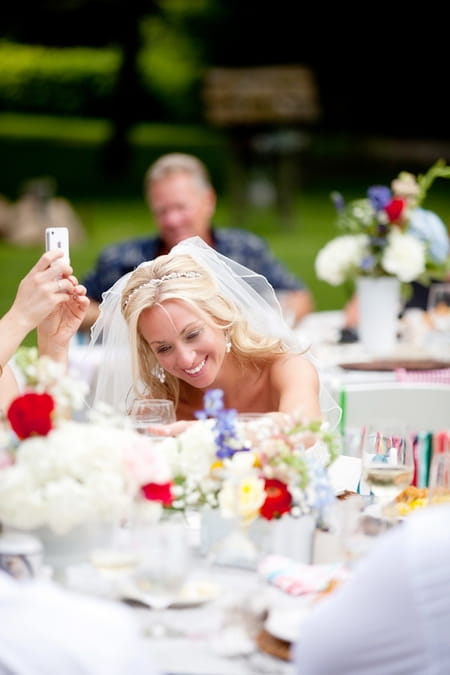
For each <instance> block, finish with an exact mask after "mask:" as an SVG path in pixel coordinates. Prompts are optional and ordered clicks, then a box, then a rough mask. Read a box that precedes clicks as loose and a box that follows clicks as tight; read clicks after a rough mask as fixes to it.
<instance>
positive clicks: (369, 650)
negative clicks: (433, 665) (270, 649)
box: [295, 532, 427, 675]
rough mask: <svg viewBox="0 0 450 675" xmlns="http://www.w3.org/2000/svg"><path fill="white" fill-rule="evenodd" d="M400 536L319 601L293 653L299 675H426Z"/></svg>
mask: <svg viewBox="0 0 450 675" xmlns="http://www.w3.org/2000/svg"><path fill="white" fill-rule="evenodd" d="M399 534H400V533H399V532H397V533H395V535H394V533H389V534H387V535H385V537H384V541H381V540H380V542H379V543H378V542H377V545H376V547H375V549H374V550H373V551H372V555H370V556H369V558H367V559H366V560H364V561H362V562H361V563H360V566H359V568H358V569H356V570H355V574H354V577H353V578H352V579H351V580H349V581H347V582H346V584H345V585H344V586H343V587H342V588H341V589H339V590H336V591H335V592H334V594H333V595H332V596H330V597H327V598H326V599H324V600H321V601H320V603H319V604H318V605H317V608H316V609H315V611H314V612H313V614H312V615H311V617H310V619H309V620H308V621H307V622H306V623H305V624H303V626H302V631H301V635H300V636H299V640H298V644H297V645H296V647H295V673H296V674H297V675H327V674H329V673H345V674H346V675H386V673H389V674H390V675H394V674H397V673H398V674H400V673H402V674H404V673H408V675H423V674H424V673H425V672H427V671H426V668H425V667H424V655H423V639H422V634H421V625H420V622H418V621H417V618H416V616H415V614H416V609H415V606H414V602H413V596H412V593H411V589H410V587H409V582H408V577H407V575H406V574H405V556H404V551H403V538H402V536H399ZM393 535H394V536H393Z"/></svg>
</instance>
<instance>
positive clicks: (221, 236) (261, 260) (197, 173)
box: [81, 153, 313, 331]
mask: <svg viewBox="0 0 450 675" xmlns="http://www.w3.org/2000/svg"><path fill="white" fill-rule="evenodd" d="M145 193H146V198H147V202H148V205H149V208H150V210H151V212H152V213H153V217H154V219H155V222H156V225H157V228H158V234H156V235H153V236H150V237H141V238H135V239H130V240H127V241H123V242H120V243H117V244H113V245H111V246H107V247H106V248H105V249H103V251H102V252H101V253H100V256H99V258H98V260H97V263H96V266H95V267H94V269H93V270H92V271H91V272H89V273H88V274H87V276H86V277H85V279H84V280H83V284H84V285H85V286H86V288H87V295H88V297H89V298H90V300H91V303H90V306H89V309H88V312H87V314H86V317H85V320H84V323H83V324H82V327H81V329H82V330H85V331H86V330H89V328H90V327H91V326H92V324H93V323H94V321H95V320H96V318H97V316H98V308H99V304H100V303H101V301H102V293H104V292H105V291H106V290H108V289H109V288H110V287H111V286H112V285H113V284H114V283H115V282H116V281H117V280H118V279H119V278H120V277H121V276H123V275H124V274H126V273H127V272H131V271H132V270H134V269H135V268H136V267H137V266H138V265H139V264H140V263H142V262H144V261H145V260H153V258H155V257H157V256H158V255H162V254H166V253H168V252H169V251H170V249H171V248H172V247H173V246H175V244H178V243H179V242H180V241H182V240H183V239H186V238H188V237H193V236H199V237H201V238H202V239H204V241H206V243H207V244H209V245H210V246H212V247H214V248H215V249H216V250H217V251H218V252H219V253H221V254H223V255H225V256H227V257H229V258H231V259H233V260H235V261H236V262H238V263H240V264H241V265H245V266H246V267H249V268H250V269H252V270H254V271H255V272H257V273H259V274H262V275H264V276H265V277H266V278H267V279H268V281H269V282H270V283H271V285H272V286H273V288H274V290H275V291H276V292H277V294H278V293H279V294H280V298H281V297H282V306H283V310H284V311H285V312H286V314H287V315H289V316H290V317H291V321H292V323H295V322H297V321H299V320H300V319H301V318H302V317H303V316H305V315H306V314H308V313H309V312H311V311H312V310H313V298H312V294H311V292H310V291H309V289H308V288H307V287H306V286H305V284H304V283H303V281H301V280H300V279H298V278H297V277H295V276H294V275H293V274H292V273H291V272H289V270H288V269H287V268H286V267H285V266H284V265H283V263H281V262H280V261H279V260H278V259H277V258H276V257H275V256H274V255H273V253H272V252H271V251H270V250H269V248H268V247H267V244H266V243H265V241H264V240H263V239H262V238H261V237H259V236H257V235H255V234H253V233H251V232H247V231H246V230H242V229H237V228H216V227H214V226H213V224H212V218H213V215H214V212H215V208H216V199H217V197H216V193H215V190H214V188H213V187H212V184H211V180H210V177H209V174H208V171H207V169H206V167H205V166H204V164H203V163H202V162H201V161H200V160H199V159H197V158H196V157H194V156H192V155H187V154H182V153H170V154H167V155H163V156H162V157H160V158H159V159H158V160H157V161H156V162H155V163H154V164H153V165H152V166H150V168H149V169H148V171H147V173H146V176H145Z"/></svg>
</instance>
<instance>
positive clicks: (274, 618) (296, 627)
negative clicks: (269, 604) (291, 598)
mask: <svg viewBox="0 0 450 675" xmlns="http://www.w3.org/2000/svg"><path fill="white" fill-rule="evenodd" d="M310 611H311V610H310V608H309V607H298V608H295V609H288V608H286V607H282V608H273V609H271V610H270V613H269V616H268V617H267V619H266V621H265V623H264V628H265V630H266V631H267V632H268V633H270V635H273V636H274V637H276V638H278V639H279V640H284V641H285V642H296V641H297V640H298V638H299V637H300V635H301V626H302V624H303V622H304V621H305V619H306V618H307V617H308V614H309V612H310Z"/></svg>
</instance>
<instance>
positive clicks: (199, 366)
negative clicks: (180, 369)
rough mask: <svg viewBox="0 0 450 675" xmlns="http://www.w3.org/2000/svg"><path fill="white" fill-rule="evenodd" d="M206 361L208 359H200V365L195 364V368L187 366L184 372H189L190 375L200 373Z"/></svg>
mask: <svg viewBox="0 0 450 675" xmlns="http://www.w3.org/2000/svg"><path fill="white" fill-rule="evenodd" d="M205 363H206V359H203V361H200V363H199V364H198V366H195V368H185V369H184V372H185V373H187V374H188V375H198V374H199V373H200V371H201V370H203V366H204V365H205Z"/></svg>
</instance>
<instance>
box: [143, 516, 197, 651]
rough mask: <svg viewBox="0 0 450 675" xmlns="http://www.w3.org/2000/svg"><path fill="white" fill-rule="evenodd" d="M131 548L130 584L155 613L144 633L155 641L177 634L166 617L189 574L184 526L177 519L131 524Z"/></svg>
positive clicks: (189, 558) (188, 553) (186, 537)
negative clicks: (133, 566) (133, 556)
mask: <svg viewBox="0 0 450 675" xmlns="http://www.w3.org/2000/svg"><path fill="white" fill-rule="evenodd" d="M132 546H133V550H134V551H135V553H136V559H137V564H136V567H135V570H134V572H133V575H132V581H133V583H134V585H135V588H136V590H137V591H138V592H139V595H140V597H141V598H142V599H143V600H144V601H145V602H146V603H147V604H148V605H149V606H150V607H151V609H152V610H153V612H154V613H155V614H156V616H155V619H154V621H153V622H152V623H151V624H150V626H148V627H147V628H146V633H147V634H148V635H149V636H151V637H155V638H160V637H168V636H174V635H178V634H179V631H177V630H175V629H174V628H173V627H171V626H169V625H168V624H167V623H166V620H165V615H166V610H167V608H168V607H169V606H170V605H171V604H172V603H173V602H175V601H176V600H177V598H178V597H179V595H180V592H181V589H182V587H183V586H184V584H185V582H186V578H187V576H188V574H189V572H190V560H191V549H190V544H189V537H188V531H187V526H186V523H185V522H184V521H183V519H181V518H180V519H179V518H177V517H176V516H174V517H169V518H167V519H162V520H160V521H158V522H156V523H149V522H142V521H138V522H134V523H133V525H132Z"/></svg>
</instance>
